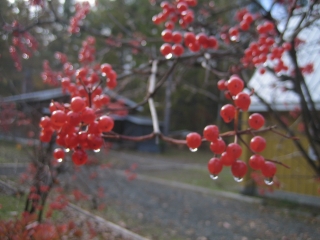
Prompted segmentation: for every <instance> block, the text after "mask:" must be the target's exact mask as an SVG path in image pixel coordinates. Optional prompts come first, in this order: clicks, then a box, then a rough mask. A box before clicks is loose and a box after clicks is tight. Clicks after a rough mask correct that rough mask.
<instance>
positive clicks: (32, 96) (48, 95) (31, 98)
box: [1, 88, 143, 111]
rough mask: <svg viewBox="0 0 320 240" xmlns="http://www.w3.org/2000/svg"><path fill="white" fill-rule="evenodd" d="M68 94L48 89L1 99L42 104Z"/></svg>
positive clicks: (112, 94) (129, 103) (123, 99)
mask: <svg viewBox="0 0 320 240" xmlns="http://www.w3.org/2000/svg"><path fill="white" fill-rule="evenodd" d="M104 92H105V93H106V94H107V95H108V96H110V97H111V98H113V99H115V100H117V101H121V102H123V103H124V104H125V105H127V106H129V107H135V106H136V103H135V102H134V101H132V100H130V99H128V98H126V97H124V96H121V95H119V94H117V93H115V92H113V91H111V90H109V89H105V90H104ZM68 95H69V94H68V93H64V92H63V91H62V89H61V88H54V89H47V90H42V91H37V92H30V93H23V94H18V95H14V96H9V97H4V98H2V99H1V101H3V102H40V101H46V100H49V101H50V100H51V99H57V98H60V97H64V96H68ZM137 110H138V111H142V110H143V107H142V106H139V107H138V108H137Z"/></svg>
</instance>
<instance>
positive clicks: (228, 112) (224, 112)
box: [220, 104, 236, 123]
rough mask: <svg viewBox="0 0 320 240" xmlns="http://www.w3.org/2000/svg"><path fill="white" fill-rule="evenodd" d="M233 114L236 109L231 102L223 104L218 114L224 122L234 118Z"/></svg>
mask: <svg viewBox="0 0 320 240" xmlns="http://www.w3.org/2000/svg"><path fill="white" fill-rule="evenodd" d="M235 114H236V109H235V107H234V106H233V105H231V104H226V105H224V106H223V107H222V108H221V110H220V116H221V117H222V119H223V120H224V121H225V122H226V123H229V122H231V121H232V120H233V119H234V117H235Z"/></svg>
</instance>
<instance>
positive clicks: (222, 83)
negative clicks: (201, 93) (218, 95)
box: [217, 79, 227, 91]
mask: <svg viewBox="0 0 320 240" xmlns="http://www.w3.org/2000/svg"><path fill="white" fill-rule="evenodd" d="M217 85H218V89H219V90H220V91H223V90H226V89H227V86H226V80H224V79H221V80H219V81H218V83H217Z"/></svg>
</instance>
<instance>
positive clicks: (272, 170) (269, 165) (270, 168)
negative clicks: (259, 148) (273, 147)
mask: <svg viewBox="0 0 320 240" xmlns="http://www.w3.org/2000/svg"><path fill="white" fill-rule="evenodd" d="M261 172H262V175H263V176H265V177H267V178H271V177H273V176H274V175H275V174H276V172H277V167H276V165H275V164H274V163H273V162H269V161H265V162H264V164H263V166H262V168H261Z"/></svg>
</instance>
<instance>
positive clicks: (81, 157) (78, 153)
mask: <svg viewBox="0 0 320 240" xmlns="http://www.w3.org/2000/svg"><path fill="white" fill-rule="evenodd" d="M71 158H72V161H73V163H74V164H75V165H83V164H85V163H86V162H87V160H88V155H87V153H86V152H85V151H84V150H83V149H82V148H78V149H76V150H75V151H74V152H73V153H72V156H71Z"/></svg>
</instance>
